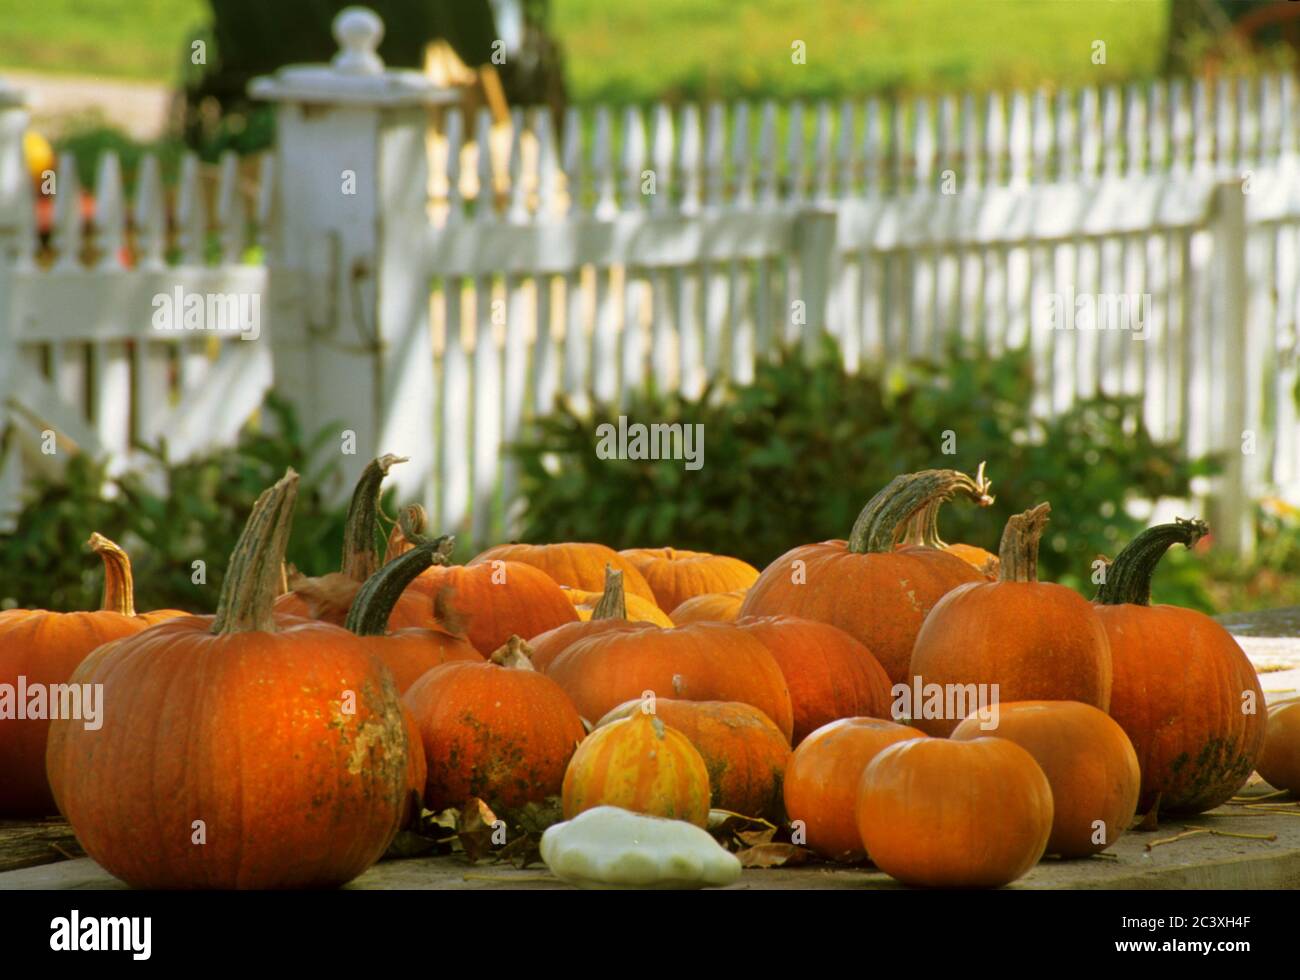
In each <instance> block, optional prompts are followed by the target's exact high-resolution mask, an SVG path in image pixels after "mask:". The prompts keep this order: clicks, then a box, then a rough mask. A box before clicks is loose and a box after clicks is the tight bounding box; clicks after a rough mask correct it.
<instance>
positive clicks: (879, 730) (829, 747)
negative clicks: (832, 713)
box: [785, 718, 926, 863]
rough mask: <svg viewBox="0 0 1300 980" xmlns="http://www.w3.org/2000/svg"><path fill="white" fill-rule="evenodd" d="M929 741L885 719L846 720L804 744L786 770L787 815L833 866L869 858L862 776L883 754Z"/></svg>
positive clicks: (825, 728)
mask: <svg viewBox="0 0 1300 980" xmlns="http://www.w3.org/2000/svg"><path fill="white" fill-rule="evenodd" d="M925 737H926V735H925V732H923V731H920V730H919V729H916V728H910V727H908V726H907V725H897V724H895V723H894V722H892V721H885V720H883V719H881V718H841V719H840V720H839V721H833V722H831V723H830V724H829V725H823V726H822V727H821V728H819V729H817V731H815V732H813V733H812V734H811V735H809V736H808V737H807V738H805V739H804V740H803V741H802V742H800V743H799V746H798V747H797V748H796V749H795V750H794V754H793V755H792V756H790V761H789V762H788V763H787V764H786V767H785V810H786V813H787V814H788V815H789V817H790V820H791V822H792V823H793V822H794V821H799V822H800V827H801V829H802V830H803V836H804V842H805V843H806V844H807V845H808V846H809V847H810V848H812V849H813V850H814V851H816V852H817V853H818V854H820V855H821V856H822V857H824V858H826V859H827V860H830V861H844V862H849V863H852V862H854V861H861V860H862V859H863V858H865V857H866V856H867V852H866V850H865V849H864V848H863V846H862V835H861V834H860V833H859V832H858V820H857V804H858V784H859V782H860V781H861V779H862V773H863V771H864V770H865V769H866V768H867V764H868V763H869V762H871V760H872V759H874V758H875V757H876V754H877V753H878V752H880V751H881V750H882V749H884V748H886V747H888V746H890V745H893V744H894V743H895V742H905V741H907V740H908V739H911V738H925Z"/></svg>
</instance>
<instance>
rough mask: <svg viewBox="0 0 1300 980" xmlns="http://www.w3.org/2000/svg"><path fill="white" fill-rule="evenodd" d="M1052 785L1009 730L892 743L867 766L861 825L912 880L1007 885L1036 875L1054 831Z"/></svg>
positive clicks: (893, 866) (899, 874)
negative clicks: (988, 735)
mask: <svg viewBox="0 0 1300 980" xmlns="http://www.w3.org/2000/svg"><path fill="white" fill-rule="evenodd" d="M1052 812H1053V810H1052V788H1051V786H1050V785H1049V784H1048V782H1047V777H1046V776H1045V775H1043V770H1042V769H1040V768H1039V766H1038V763H1037V762H1035V761H1034V757H1033V756H1032V755H1030V754H1029V753H1028V752H1026V751H1025V750H1024V749H1022V748H1021V747H1020V746H1019V745H1016V744H1015V743H1014V742H1009V741H1007V740H1006V739H1004V738H977V739H975V740H974V741H970V742H954V741H951V740H949V739H946V738H922V739H915V740H913V741H910V742H900V743H898V744H897V745H891V746H889V747H887V748H885V749H883V750H882V751H881V752H880V753H879V754H878V755H876V757H875V758H874V759H872V760H871V763H870V764H869V765H868V766H867V768H866V770H865V771H864V772H863V774H862V783H861V787H860V789H859V791H858V805H857V817H858V830H859V832H860V833H861V835H862V843H863V846H864V847H866V849H867V854H868V855H870V857H871V860H872V861H873V862H874V863H875V864H876V866H877V867H878V868H880V870H881V871H883V872H885V873H886V874H887V875H890V876H891V877H893V878H897V879H898V880H899V881H901V882H903V883H904V884H906V885H921V886H926V887H931V888H997V887H1000V886H1002V885H1005V884H1008V883H1009V882H1012V881H1015V880H1016V879H1017V878H1019V877H1021V876H1022V875H1024V874H1026V873H1027V872H1028V871H1029V870H1030V869H1031V868H1032V867H1033V866H1034V865H1035V864H1037V863H1038V860H1039V858H1041V857H1042V856H1043V852H1044V850H1045V849H1046V847H1047V841H1048V838H1049V837H1050V836H1051V833H1052Z"/></svg>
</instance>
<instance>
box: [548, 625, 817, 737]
mask: <svg viewBox="0 0 1300 980" xmlns="http://www.w3.org/2000/svg"><path fill="white" fill-rule="evenodd" d="M546 673H547V676H549V677H552V678H554V679H555V681H556V683H558V684H559V685H560V687H562V688H564V690H565V691H566V692H567V693H568V695H569V697H570V698H571V699H572V700H573V703H574V704H575V705H576V706H577V708H578V713H579V714H580V715H582V716H583V717H584V718H587V719H593V718H600V717H601V716H603V715H604V714H605V713H606V712H607V711H609V710H610V709H611V708H614V707H616V706H617V705H620V704H622V703H623V702H624V701H629V700H631V699H632V698H639V697H642V696H643V695H644V694H645V692H647V691H649V692H650V693H652V694H654V695H655V696H656V697H672V698H677V699H681V700H688V701H743V702H744V703H745V704H752V705H753V706H754V707H755V708H758V709H759V710H760V711H762V712H763V713H764V714H766V715H767V716H768V717H769V718H771V719H772V721H774V722H775V723H776V726H777V728H779V729H781V734H782V735H784V736H786V738H787V739H788V738H789V737H790V733H791V731H792V730H793V726H794V713H793V709H792V708H791V705H790V691H789V689H788V688H787V687H786V683H785V677H784V675H782V673H781V668H780V666H778V665H777V662H776V660H775V659H774V658H773V656H772V654H770V653H769V652H768V650H767V648H766V647H765V646H763V644H762V643H761V642H759V641H758V640H757V639H755V638H754V637H752V636H750V635H749V634H748V633H745V632H744V631H743V630H739V629H736V628H735V627H734V626H731V625H727V624H724V623H696V624H695V625H693V626H679V627H676V628H675V629H670V630H664V629H655V628H654V627H650V628H647V629H644V630H636V631H611V632H605V633H601V634H599V635H597V636H590V637H587V638H586V639H582V640H579V641H578V642H577V643H575V644H573V645H572V646H570V647H569V648H568V649H567V650H565V651H564V652H563V653H561V654H560V655H559V656H558V657H556V658H555V659H554V660H552V661H551V665H550V667H549V668H548V669H547V672H546Z"/></svg>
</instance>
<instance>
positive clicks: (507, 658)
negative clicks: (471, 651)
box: [488, 636, 537, 670]
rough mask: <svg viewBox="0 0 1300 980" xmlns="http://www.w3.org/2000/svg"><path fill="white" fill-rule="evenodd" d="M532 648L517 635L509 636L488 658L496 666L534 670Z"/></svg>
mask: <svg viewBox="0 0 1300 980" xmlns="http://www.w3.org/2000/svg"><path fill="white" fill-rule="evenodd" d="M532 653H533V648H532V647H530V646H529V645H528V643H527V641H525V640H523V639H521V638H520V637H518V636H511V637H510V639H508V640H506V642H505V644H504V645H503V646H502V647H500V648H499V649H498V650H497V651H496V652H495V653H493V654H492V656H490V657H488V660H489V661H491V662H492V663H494V664H496V665H497V666H498V667H508V668H510V669H511V670H536V669H537V668H536V667H534V666H533V658H532Z"/></svg>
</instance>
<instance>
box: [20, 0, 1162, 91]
mask: <svg viewBox="0 0 1300 980" xmlns="http://www.w3.org/2000/svg"><path fill="white" fill-rule="evenodd" d="M1166 4H1167V0H652V2H643V3H633V2H627V3H623V2H619V3H612V2H610V0H553V7H552V27H553V29H554V30H555V32H556V33H557V35H558V36H559V38H560V39H561V42H562V43H563V45H564V49H565V55H566V64H567V71H568V76H569V83H570V89H571V92H572V95H573V97H574V98H575V99H576V100H577V101H579V102H593V101H598V100H610V101H616V102H626V101H648V100H651V99H655V98H659V97H664V96H667V97H670V98H686V97H691V98H699V97H734V96H741V95H745V96H753V95H772V96H776V97H788V96H793V95H800V96H808V97H815V96H833V95H838V94H842V93H846V92H864V91H893V90H906V91H925V90H934V89H950V88H954V87H959V86H960V87H974V88H993V87H1001V86H1007V85H1019V84H1037V83H1039V82H1059V83H1067V84H1068V83H1079V82H1093V81H1097V80H1110V79H1127V78H1135V77H1136V78H1140V77H1145V76H1148V75H1150V74H1152V73H1154V72H1155V71H1156V70H1157V69H1158V67H1159V65H1160V62H1161V58H1162V53H1163V50H1164V37H1165V17H1166V9H1167V8H1166ZM6 6H7V7H11V8H17V9H11V10H7V11H6V12H5V14H4V26H3V29H0V70H3V69H4V68H22V69H31V70H39V71H49V72H59V73H75V74H88V75H105V76H116V77H123V78H139V79H153V80H160V81H167V82H173V81H175V80H176V78H177V77H178V75H179V71H180V67H181V64H182V59H183V58H184V57H185V56H186V53H187V51H188V42H189V41H191V40H193V39H194V38H195V37H196V36H198V34H197V32H198V30H199V29H200V28H201V27H202V25H203V23H204V22H205V20H206V18H207V16H208V8H207V4H206V3H205V2H204V0H130V2H123V0H33V2H22V3H10V4H6ZM795 40H801V41H803V42H804V43H805V44H806V50H807V63H806V64H802V65H796V64H793V63H792V61H791V44H792V42H793V41H795ZM1094 40H1104V41H1105V42H1106V47H1107V50H1106V56H1107V58H1106V61H1107V63H1106V64H1105V65H1101V66H1099V65H1094V64H1092V61H1091V51H1092V48H1091V46H1092V42H1093V41H1094Z"/></svg>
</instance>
